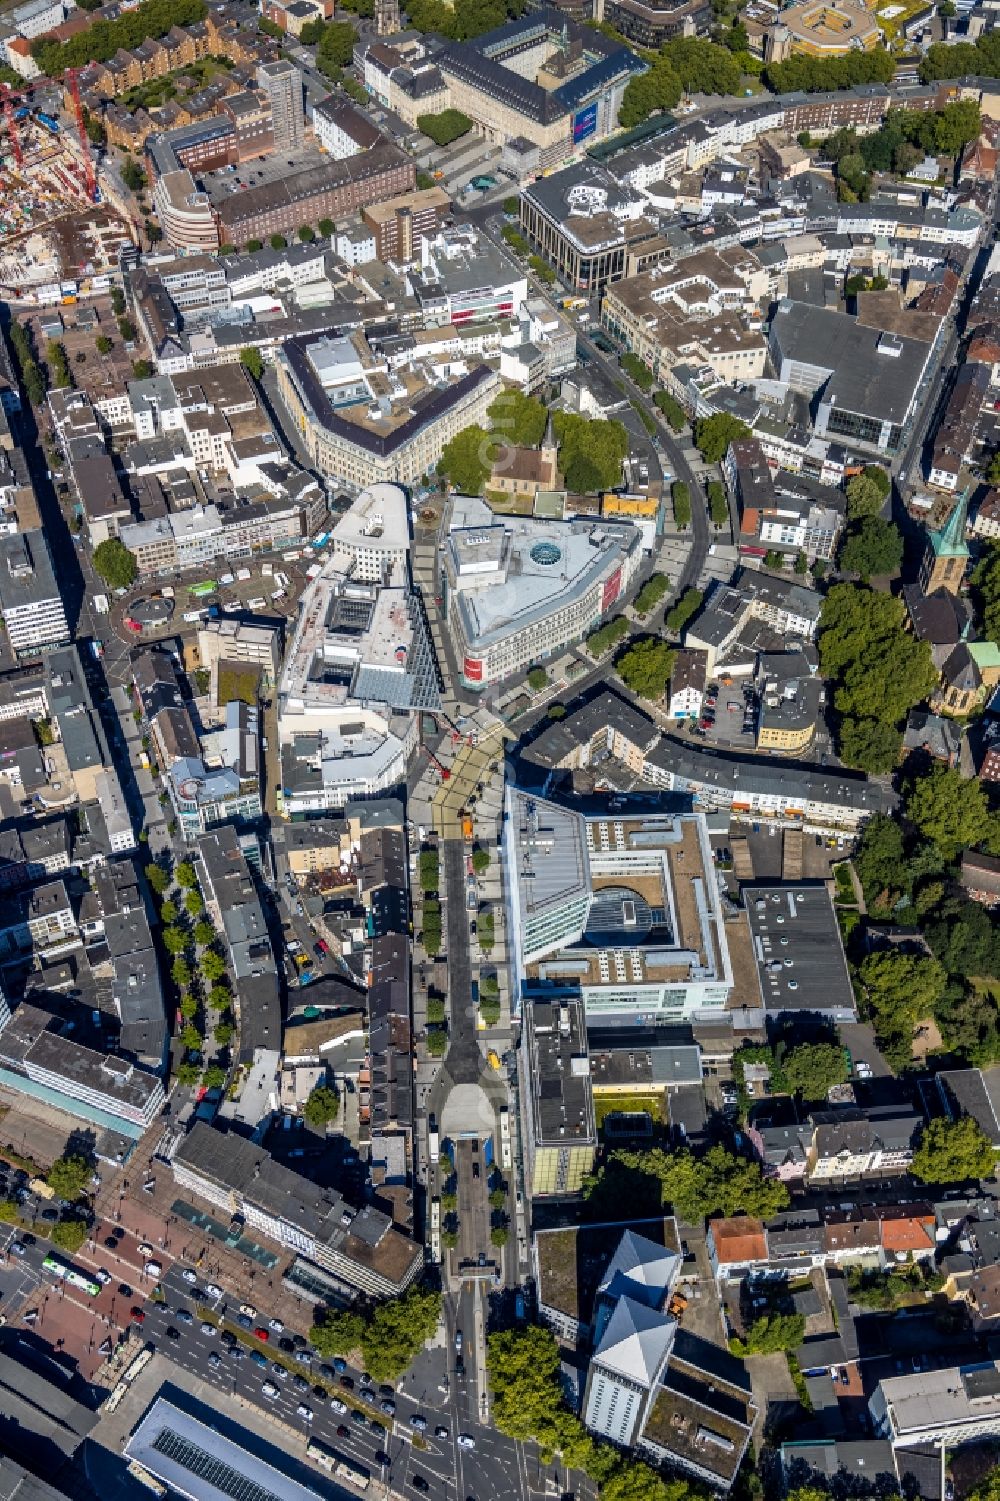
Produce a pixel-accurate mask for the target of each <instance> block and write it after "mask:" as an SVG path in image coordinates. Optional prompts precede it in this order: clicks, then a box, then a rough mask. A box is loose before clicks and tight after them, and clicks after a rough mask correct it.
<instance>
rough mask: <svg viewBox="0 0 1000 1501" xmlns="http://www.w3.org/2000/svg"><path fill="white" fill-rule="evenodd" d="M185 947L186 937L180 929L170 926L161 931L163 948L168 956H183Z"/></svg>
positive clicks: (186, 944)
mask: <svg viewBox="0 0 1000 1501" xmlns="http://www.w3.org/2000/svg"><path fill="white" fill-rule="evenodd" d="M187 946H188V941H187V935H186V934H185V933H184V932H182V930H181V929H180V928H178V927H175V926H173V925H171V926H170V927H169V928H164V929H163V947H164V948H165V949H166V951H167V953H168V954H183V952H184V950H185V949H186V948H187Z"/></svg>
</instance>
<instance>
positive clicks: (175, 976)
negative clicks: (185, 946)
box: [170, 954, 191, 990]
mask: <svg viewBox="0 0 1000 1501" xmlns="http://www.w3.org/2000/svg"><path fill="white" fill-rule="evenodd" d="M170 978H171V979H172V980H173V982H174V984H175V985H176V986H177V988H178V990H186V989H187V987H188V986H189V985H190V984H191V966H190V964H189V963H188V962H187V960H186V959H182V958H181V956H180V955H179V954H178V956H177V958H176V959H175V960H174V962H173V964H172V965H171V966H170Z"/></svg>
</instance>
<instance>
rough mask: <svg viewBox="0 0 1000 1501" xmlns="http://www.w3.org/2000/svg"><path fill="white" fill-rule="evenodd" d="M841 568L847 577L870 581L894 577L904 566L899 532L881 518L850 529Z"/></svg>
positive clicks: (841, 555) (878, 517)
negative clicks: (858, 576) (857, 576)
mask: <svg viewBox="0 0 1000 1501" xmlns="http://www.w3.org/2000/svg"><path fill="white" fill-rule="evenodd" d="M839 562H840V566H841V568H842V569H844V571H845V572H847V573H857V574H860V576H861V578H862V579H863V580H864V581H865V582H866V583H867V582H868V580H869V579H870V578H873V577H875V578H882V577H886V576H888V577H895V575H896V574H897V573H898V572H899V570H900V567H901V565H902V562H903V538H902V536H901V535H900V532H899V528H898V527H897V526H894V525H893V523H892V522H891V521H885V520H884V519H883V518H882V517H881V516H865V517H864V518H863V519H862V520H861V521H859V522H856V523H855V524H854V525H852V527H851V528H850V530H849V532H848V534H847V537H846V539H845V541H844V542H843V544H842V546H841V549H840V558H839Z"/></svg>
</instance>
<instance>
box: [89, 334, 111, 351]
mask: <svg viewBox="0 0 1000 1501" xmlns="http://www.w3.org/2000/svg"><path fill="white" fill-rule="evenodd" d="M94 348H95V349H96V350H97V353H98V354H110V353H111V351H112V349H113V348H114V344H113V343H112V341H111V340H110V339H109V338H108V336H107V334H98V336H97V338H96V339H95V340H94Z"/></svg>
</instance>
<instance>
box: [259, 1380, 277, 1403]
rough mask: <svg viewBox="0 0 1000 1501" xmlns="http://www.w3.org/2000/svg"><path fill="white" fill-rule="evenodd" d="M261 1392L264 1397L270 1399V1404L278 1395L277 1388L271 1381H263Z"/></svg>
mask: <svg viewBox="0 0 1000 1501" xmlns="http://www.w3.org/2000/svg"><path fill="white" fill-rule="evenodd" d="M261 1391H262V1392H263V1393H264V1396H265V1397H270V1399H271V1401H272V1402H273V1401H274V1399H275V1397H276V1396H277V1395H278V1388H277V1387H276V1386H275V1384H274V1382H273V1381H265V1382H264V1385H263V1386H262V1387H261Z"/></svg>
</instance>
